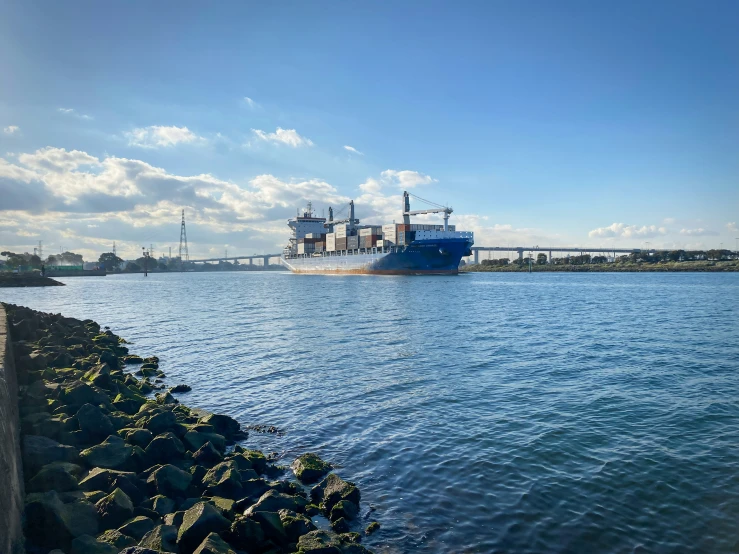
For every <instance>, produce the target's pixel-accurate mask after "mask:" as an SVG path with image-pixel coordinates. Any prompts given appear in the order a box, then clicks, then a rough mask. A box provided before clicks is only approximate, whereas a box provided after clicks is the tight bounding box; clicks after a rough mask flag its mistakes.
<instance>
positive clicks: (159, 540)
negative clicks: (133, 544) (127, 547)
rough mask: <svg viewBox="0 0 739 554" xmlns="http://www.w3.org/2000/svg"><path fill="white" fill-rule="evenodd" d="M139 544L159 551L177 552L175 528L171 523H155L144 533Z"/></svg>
mask: <svg viewBox="0 0 739 554" xmlns="http://www.w3.org/2000/svg"><path fill="white" fill-rule="evenodd" d="M139 546H143V547H144V548H151V549H152V550H159V551H160V552H177V528H176V527H174V526H173V525H157V526H156V527H154V529H152V530H151V531H149V532H148V533H146V535H144V538H142V539H141V541H140V542H139Z"/></svg>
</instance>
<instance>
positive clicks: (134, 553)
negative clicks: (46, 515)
mask: <svg viewBox="0 0 739 554" xmlns="http://www.w3.org/2000/svg"><path fill="white" fill-rule="evenodd" d="M49 554H51V553H49ZM119 554H161V552H158V551H156V550H152V549H151V548H144V547H143V546H129V547H128V548H124V549H123V550H121V551H120V553H119Z"/></svg>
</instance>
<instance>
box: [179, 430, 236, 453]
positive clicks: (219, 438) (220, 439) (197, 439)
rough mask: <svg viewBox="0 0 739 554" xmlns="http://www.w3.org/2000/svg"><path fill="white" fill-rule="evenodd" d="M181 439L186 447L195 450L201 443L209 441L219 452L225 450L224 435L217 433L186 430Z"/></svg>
mask: <svg viewBox="0 0 739 554" xmlns="http://www.w3.org/2000/svg"><path fill="white" fill-rule="evenodd" d="M182 440H183V441H184V443H185V444H186V445H187V448H188V449H190V450H192V451H193V452H195V451H196V450H198V449H200V448H201V447H202V446H203V445H205V444H206V443H208V442H210V443H211V445H212V446H213V447H215V449H216V450H218V451H219V452H224V451H225V450H226V437H224V436H223V435H219V434H217V433H201V432H199V431H188V432H187V433H185V436H184V437H182Z"/></svg>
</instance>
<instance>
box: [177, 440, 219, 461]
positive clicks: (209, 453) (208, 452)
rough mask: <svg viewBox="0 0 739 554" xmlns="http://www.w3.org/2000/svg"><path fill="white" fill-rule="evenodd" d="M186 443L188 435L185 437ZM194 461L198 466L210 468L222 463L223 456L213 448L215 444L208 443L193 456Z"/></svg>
mask: <svg viewBox="0 0 739 554" xmlns="http://www.w3.org/2000/svg"><path fill="white" fill-rule="evenodd" d="M185 441H186V442H187V435H185ZM192 459H193V460H194V461H195V463H197V464H200V465H205V466H208V467H210V466H212V465H215V464H217V463H220V461H221V460H223V455H222V454H221V453H220V452H219V451H218V449H216V448H215V447H214V446H213V443H211V442H210V441H208V442H206V443H205V444H203V446H201V447H200V448H199V449H198V450H197V451H196V452H195V453H194V454H193V455H192Z"/></svg>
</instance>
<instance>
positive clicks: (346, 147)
mask: <svg viewBox="0 0 739 554" xmlns="http://www.w3.org/2000/svg"><path fill="white" fill-rule="evenodd" d="M344 150H347V151H348V152H351V153H353V154H359V155H360V156H364V154H363V153H362V152H360V151H359V150H357V149H356V148H354V147H353V146H344Z"/></svg>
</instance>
